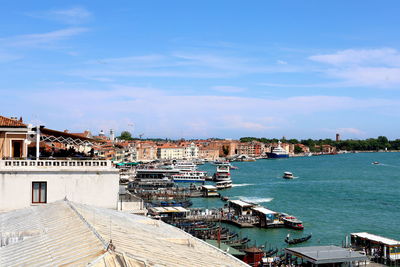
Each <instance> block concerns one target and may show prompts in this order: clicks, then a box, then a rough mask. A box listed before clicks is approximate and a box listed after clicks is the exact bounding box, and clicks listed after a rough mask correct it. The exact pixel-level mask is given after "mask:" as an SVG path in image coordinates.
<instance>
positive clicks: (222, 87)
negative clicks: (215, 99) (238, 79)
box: [212, 85, 247, 93]
mask: <svg viewBox="0 0 400 267" xmlns="http://www.w3.org/2000/svg"><path fill="white" fill-rule="evenodd" d="M212 89H213V90H215V91H219V92H224V93H240V92H244V91H246V90H247V89H246V88H242V87H237V86H229V85H218V86H213V87H212Z"/></svg>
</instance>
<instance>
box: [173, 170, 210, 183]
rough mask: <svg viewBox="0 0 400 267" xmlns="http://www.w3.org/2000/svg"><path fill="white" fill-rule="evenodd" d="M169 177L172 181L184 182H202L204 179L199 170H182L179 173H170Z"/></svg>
mask: <svg viewBox="0 0 400 267" xmlns="http://www.w3.org/2000/svg"><path fill="white" fill-rule="evenodd" d="M171 179H172V181H174V182H178V183H179V182H186V183H204V182H205V181H206V179H205V177H204V175H201V174H200V173H199V172H196V171H191V172H182V173H179V174H174V175H171Z"/></svg>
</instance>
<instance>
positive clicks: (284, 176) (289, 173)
mask: <svg viewBox="0 0 400 267" xmlns="http://www.w3.org/2000/svg"><path fill="white" fill-rule="evenodd" d="M282 178H284V179H293V178H294V176H293V173H291V172H284V173H283V177H282Z"/></svg>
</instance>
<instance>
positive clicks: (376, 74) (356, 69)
mask: <svg viewBox="0 0 400 267" xmlns="http://www.w3.org/2000/svg"><path fill="white" fill-rule="evenodd" d="M309 59H311V60H313V61H315V62H319V63H322V64H327V67H326V68H325V70H323V72H324V73H325V74H326V75H328V76H330V77H334V78H339V79H341V80H342V81H343V82H344V83H345V84H347V86H363V87H366V86H367V87H378V88H397V87H398V86H400V52H399V51H397V50H396V49H393V48H382V49H359V50H356V49H348V50H342V51H338V52H336V53H333V54H324V55H314V56H311V57H309Z"/></svg>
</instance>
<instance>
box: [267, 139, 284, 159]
mask: <svg viewBox="0 0 400 267" xmlns="http://www.w3.org/2000/svg"><path fill="white" fill-rule="evenodd" d="M267 156H268V158H271V159H277V158H288V157H289V153H288V152H287V151H286V150H285V149H284V148H282V147H281V141H279V142H278V147H275V148H274V149H272V151H271V152H270V153H267Z"/></svg>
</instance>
